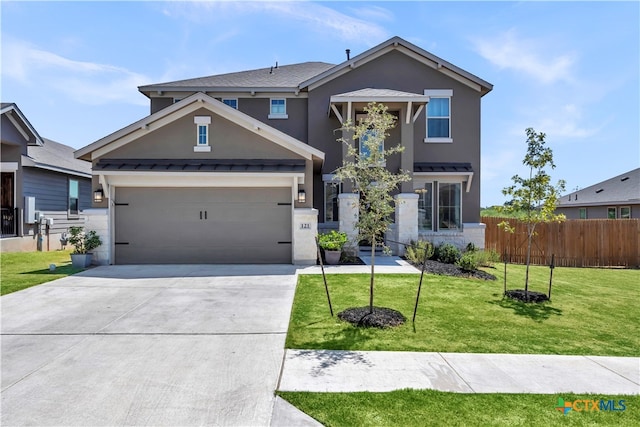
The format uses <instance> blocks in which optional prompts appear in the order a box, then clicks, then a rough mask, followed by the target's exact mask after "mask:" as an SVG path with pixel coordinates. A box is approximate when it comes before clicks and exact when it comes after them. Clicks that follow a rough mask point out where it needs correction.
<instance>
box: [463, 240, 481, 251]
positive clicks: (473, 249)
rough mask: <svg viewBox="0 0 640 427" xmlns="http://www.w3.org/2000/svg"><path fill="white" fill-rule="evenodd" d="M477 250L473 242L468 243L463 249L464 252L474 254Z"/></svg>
mask: <svg viewBox="0 0 640 427" xmlns="http://www.w3.org/2000/svg"><path fill="white" fill-rule="evenodd" d="M477 250H478V248H476V245H475V244H474V243H473V242H469V243H468V244H467V247H466V248H465V249H464V251H465V252H476V251H477Z"/></svg>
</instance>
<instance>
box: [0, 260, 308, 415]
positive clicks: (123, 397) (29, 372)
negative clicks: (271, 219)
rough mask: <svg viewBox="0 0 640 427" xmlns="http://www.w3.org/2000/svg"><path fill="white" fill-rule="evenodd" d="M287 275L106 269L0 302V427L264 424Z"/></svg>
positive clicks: (282, 327) (291, 278)
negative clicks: (0, 412)
mask: <svg viewBox="0 0 640 427" xmlns="http://www.w3.org/2000/svg"><path fill="white" fill-rule="evenodd" d="M295 271H296V270H295V267H294V266H287V265H275V266H246V265H244V266H203V265H194V266H188V265H179V266H174V265H169V266H109V267H98V268H95V269H92V270H89V271H86V272H84V273H82V274H78V275H75V276H70V277H66V278H64V279H60V280H56V281H54V282H50V283H47V284H44V285H40V286H36V287H33V288H30V289H27V290H24V291H20V292H16V293H14V294H9V295H6V296H3V297H2V298H1V299H0V304H1V309H2V326H1V331H2V342H1V344H2V382H1V387H2V418H1V423H0V424H2V425H6V426H10V425H43V426H44V425H65V426H73V425H154V426H160V425H172V426H178V425H179V426H189V425H223V426H233V425H242V426H267V425H269V421H270V418H271V412H272V409H273V402H274V397H273V391H274V390H275V388H276V386H277V382H278V375H279V373H280V368H281V365H282V361H283V357H284V341H285V335H286V331H287V326H288V321H289V315H290V310H291V304H292V301H293V295H294V291H295V280H296V278H295Z"/></svg>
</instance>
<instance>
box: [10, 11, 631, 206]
mask: <svg viewBox="0 0 640 427" xmlns="http://www.w3.org/2000/svg"><path fill="white" fill-rule="evenodd" d="M0 7H1V9H0V12H1V36H2V39H1V47H2V67H1V71H2V73H1V98H2V101H3V102H15V103H17V104H18V106H19V107H20V109H21V110H22V112H23V113H24V114H25V115H26V116H27V118H28V119H29V120H30V121H31V123H32V124H33V126H34V127H35V128H36V129H37V130H38V132H39V133H40V134H41V135H42V136H44V137H46V138H50V139H53V140H56V141H59V142H62V143H64V144H67V145H70V146H73V147H76V148H80V147H82V146H85V145H87V144H89V143H91V142H94V141H96V140H97V139H100V138H102V137H104V136H106V135H108V134H110V133H112V132H114V131H116V130H118V129H120V128H122V127H124V126H126V125H128V124H130V123H132V122H134V121H136V120H138V119H140V118H142V117H144V116H146V115H147V114H148V112H149V107H148V100H147V98H146V97H144V96H143V95H142V94H140V93H139V92H138V90H137V86H139V85H144V84H149V83H159V82H165V81H172V80H178V79H185V78H192V77H200V76H205V75H211V74H219V73H226V72H233V71H242V70H248V69H253V68H263V67H269V66H271V65H274V64H275V62H276V61H278V63H279V64H281V65H284V64H291V63H297V62H305V61H323V62H331V63H336V64H337V63H340V62H342V61H344V60H345V52H344V51H345V49H346V48H349V49H351V54H352V56H355V55H357V54H359V53H361V52H363V51H364V50H366V49H368V48H370V47H372V46H375V45H376V44H378V43H380V42H383V41H385V40H386V39H388V38H390V37H393V36H396V35H397V36H400V37H402V38H404V39H406V40H408V41H410V42H412V43H414V44H416V45H418V46H420V47H422V48H424V49H426V50H427V51H429V52H431V53H433V54H435V55H437V56H440V57H441V58H443V59H445V60H447V61H449V62H451V63H453V64H455V65H457V66H459V67H461V68H463V69H465V70H467V71H469V72H471V73H473V74H475V75H477V76H479V77H481V78H482V79H484V80H487V81H489V82H490V83H492V84H493V85H494V90H493V91H492V92H490V93H489V94H488V95H486V96H485V97H484V98H483V101H482V179H481V186H482V187H481V188H482V205H483V206H488V205H493V204H502V203H503V202H504V201H505V198H504V196H503V195H502V193H501V190H502V188H504V187H505V186H507V185H509V184H510V183H511V177H512V176H513V175H514V174H516V173H517V174H524V173H526V172H527V171H526V170H525V169H523V167H522V158H523V157H524V154H525V150H526V137H525V129H526V128H527V127H533V128H534V129H536V130H537V131H542V132H545V133H546V134H547V143H548V145H549V146H550V147H551V148H552V149H553V151H554V160H555V163H556V165H557V168H556V169H555V170H554V171H553V172H552V178H553V180H554V181H556V180H558V179H565V180H566V181H567V191H570V190H573V189H575V188H576V187H579V188H584V187H587V186H589V185H592V184H595V183H597V182H598V181H601V180H604V179H607V178H610V177H612V176H615V175H618V174H621V173H624V172H626V171H629V170H632V169H635V168H637V167H638V166H640V125H639V117H640V87H639V81H640V71H639V67H640V64H639V56H640V29H639V28H640V3H639V2H637V1H631V2H278V3H269V2H255V1H254V2H10V1H2V3H1V6H0Z"/></svg>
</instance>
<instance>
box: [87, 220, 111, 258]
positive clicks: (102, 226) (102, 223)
mask: <svg viewBox="0 0 640 427" xmlns="http://www.w3.org/2000/svg"><path fill="white" fill-rule="evenodd" d="M82 215H84V216H85V218H86V219H85V222H84V229H85V231H86V232H88V231H90V230H94V231H95V232H96V233H97V234H98V236H100V240H102V244H101V245H100V246H98V247H97V248H95V249H94V250H93V251H92V252H93V259H92V260H91V263H92V264H97V265H107V264H109V262H110V260H109V253H110V248H111V233H110V232H109V214H108V210H107V209H106V208H92V209H85V210H83V211H82Z"/></svg>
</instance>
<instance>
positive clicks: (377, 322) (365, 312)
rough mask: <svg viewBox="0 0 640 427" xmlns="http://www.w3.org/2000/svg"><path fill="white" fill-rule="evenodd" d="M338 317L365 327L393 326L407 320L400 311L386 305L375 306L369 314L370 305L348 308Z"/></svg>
mask: <svg viewBox="0 0 640 427" xmlns="http://www.w3.org/2000/svg"><path fill="white" fill-rule="evenodd" d="M338 318H339V319H340V320H343V321H345V322H349V323H351V324H352V325H354V326H358V327H365V328H392V327H394V326H400V325H402V324H403V323H404V322H405V321H406V320H407V319H406V318H405V317H404V316H403V315H402V313H400V312H399V311H396V310H392V309H390V308H385V307H373V313H371V314H369V306H366V307H353V308H347V309H346V310H344V311H341V312H340V313H338Z"/></svg>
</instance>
